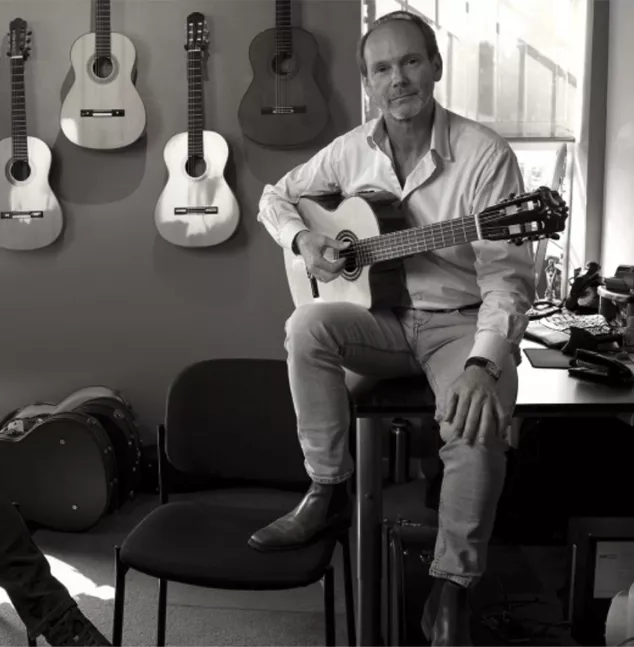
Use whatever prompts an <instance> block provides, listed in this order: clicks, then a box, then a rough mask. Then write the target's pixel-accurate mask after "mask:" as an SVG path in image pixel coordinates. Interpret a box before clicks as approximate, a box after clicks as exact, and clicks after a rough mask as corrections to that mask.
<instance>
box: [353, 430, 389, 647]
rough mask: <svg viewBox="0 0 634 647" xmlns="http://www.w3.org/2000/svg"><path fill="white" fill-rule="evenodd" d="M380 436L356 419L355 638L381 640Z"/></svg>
mask: <svg viewBox="0 0 634 647" xmlns="http://www.w3.org/2000/svg"><path fill="white" fill-rule="evenodd" d="M381 453H382V452H381V434H380V433H377V429H374V425H373V420H372V419H371V418H357V461H356V472H357V583H358V587H357V600H358V606H357V622H358V625H357V636H358V643H357V644H358V645H364V646H368V645H380V644H382V640H381V515H382V512H383V511H382V490H381V488H382V463H381Z"/></svg>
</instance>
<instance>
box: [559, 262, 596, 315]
mask: <svg viewBox="0 0 634 647" xmlns="http://www.w3.org/2000/svg"><path fill="white" fill-rule="evenodd" d="M602 283H603V278H602V277H601V266H600V265H599V264H598V263H596V262H595V261H590V262H589V263H586V267H585V272H582V271H581V268H577V269H576V270H575V272H574V276H573V277H572V279H570V285H571V287H570V292H569V293H568V296H567V297H566V301H565V303H564V305H565V306H566V309H567V310H570V311H571V312H579V313H580V314H588V313H594V312H597V311H598V310H599V295H598V293H597V289H598V287H599V286H600V285H601V284H602Z"/></svg>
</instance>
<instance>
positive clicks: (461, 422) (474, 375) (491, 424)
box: [440, 366, 506, 444]
mask: <svg viewBox="0 0 634 647" xmlns="http://www.w3.org/2000/svg"><path fill="white" fill-rule="evenodd" d="M495 387H496V381H495V380H494V379H493V377H491V376H490V375H489V374H488V373H487V372H486V371H485V370H484V369H482V368H480V367H479V366H469V367H467V368H466V369H465V370H464V371H463V372H462V373H461V375H460V377H458V379H457V380H456V381H455V382H454V383H453V384H452V385H451V387H449V390H448V392H447V394H446V396H445V415H444V417H443V419H442V420H441V422H440V435H441V437H442V439H443V440H444V441H445V442H447V441H448V440H451V439H452V438H454V437H456V436H457V437H461V438H464V439H465V440H466V441H467V442H468V443H469V444H473V443H474V442H480V443H488V442H490V441H491V440H493V439H494V438H502V437H503V436H504V434H505V432H506V416H505V414H504V411H503V409H502V405H501V404H500V400H499V398H498V396H497V393H496V388H495Z"/></svg>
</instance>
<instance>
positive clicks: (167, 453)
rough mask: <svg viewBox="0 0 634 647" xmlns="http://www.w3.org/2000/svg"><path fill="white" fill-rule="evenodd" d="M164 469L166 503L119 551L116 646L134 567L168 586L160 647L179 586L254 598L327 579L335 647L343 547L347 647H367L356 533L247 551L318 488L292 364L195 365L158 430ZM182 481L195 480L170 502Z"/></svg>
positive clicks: (162, 595)
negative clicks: (305, 448) (357, 613)
mask: <svg viewBox="0 0 634 647" xmlns="http://www.w3.org/2000/svg"><path fill="white" fill-rule="evenodd" d="M158 462H159V492H160V505H159V506H158V507H157V508H156V509H155V510H153V511H152V512H151V513H150V514H149V515H147V516H146V517H145V518H144V519H143V520H142V521H141V522H140V523H139V524H138V525H137V526H136V527H135V528H134V529H133V530H132V531H131V532H130V533H129V535H128V536H127V537H126V538H125V540H124V541H123V543H122V544H121V546H115V603H114V621H113V644H114V645H121V642H122V633H123V609H124V596H125V576H126V573H127V571H128V570H129V569H130V568H132V569H135V570H137V571H140V572H142V573H145V574H146V575H150V576H153V577H156V578H158V581H159V595H158V622H157V645H165V614H166V602H167V583H168V581H175V582H181V583H185V584H190V585H194V586H201V587H206V588H217V589H239V590H254V591H255V590H276V589H278V590H279V589H292V588H299V587H304V586H308V585H311V584H314V583H315V582H318V581H321V582H322V584H323V588H324V606H325V628H326V636H325V638H326V645H334V644H335V605H334V573H333V566H332V563H331V561H332V557H333V553H334V550H335V547H336V545H337V542H340V543H341V546H342V549H343V575H344V588H345V606H346V618H347V632H348V641H349V643H350V644H351V645H355V644H356V637H355V624H354V601H353V588H352V568H351V559H350V543H349V531H348V530H346V531H345V532H343V533H339V534H338V536H332V537H324V538H322V539H320V540H318V541H315V542H313V543H311V544H310V545H308V546H306V547H304V548H302V549H298V550H291V551H277V552H269V553H263V552H259V551H257V550H254V549H253V548H251V547H249V546H248V544H247V541H248V539H249V537H250V536H251V535H252V534H253V533H254V532H255V531H256V530H257V529H259V528H261V527H262V526H265V525H267V524H268V523H270V522H271V521H273V520H274V519H276V518H278V517H279V516H281V515H283V514H285V513H286V512H288V511H290V510H291V509H292V508H293V507H294V506H295V505H297V503H298V502H299V501H300V500H301V498H302V496H303V495H304V494H305V492H306V490H307V489H308V486H309V485H310V481H309V479H308V476H307V475H306V471H305V469H304V465H303V455H302V453H301V449H300V447H299V442H298V440H297V433H296V418H295V413H294V409H293V404H292V400H291V396H290V389H289V383H288V376H287V369H286V364H285V362H283V361H278V360H262V359H260V360H258V359H218V360H207V361H202V362H198V363H195V364H192V365H191V366H189V367H187V368H186V369H184V370H183V371H182V372H181V373H180V374H179V375H178V376H177V377H176V378H175V380H174V381H173V382H172V384H171V386H170V388H169V391H168V394H167V402H166V414H165V424H164V425H159V426H158ZM168 472H169V474H168ZM174 475H178V476H179V480H181V482H182V483H184V481H183V475H191V477H192V481H191V482H190V485H189V486H188V487H184V486H183V488H182V490H181V492H180V493H179V495H178V498H179V500H177V501H174V500H172V501H171V502H170V501H168V492H169V480H170V479H169V477H170V476H172V477H173V476H174ZM186 489H187V490H189V492H187V493H184V492H183V491H184V490H186Z"/></svg>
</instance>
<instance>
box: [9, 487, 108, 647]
mask: <svg viewBox="0 0 634 647" xmlns="http://www.w3.org/2000/svg"><path fill="white" fill-rule="evenodd" d="M1 485H2V484H1V483H0V486H1ZM0 588H3V589H5V590H6V592H7V594H8V595H9V598H10V600H11V602H12V604H13V606H14V607H15V610H16V611H17V613H18V615H19V616H20V618H21V619H22V622H24V624H25V625H26V628H27V631H28V633H29V635H30V636H31V638H33V639H34V640H35V639H36V638H37V637H38V636H40V635H42V636H44V638H45V639H46V641H47V642H48V644H49V645H110V643H109V642H108V640H106V638H105V637H104V636H103V635H102V634H101V633H100V632H99V631H98V630H97V628H96V627H95V626H94V625H93V624H92V622H90V620H88V618H86V616H84V614H83V613H82V612H81V611H80V610H79V608H78V607H77V603H76V602H75V600H74V599H73V598H72V596H71V595H70V593H69V592H68V590H67V589H66V587H65V586H64V585H63V584H62V583H61V582H60V581H59V580H57V579H56V578H55V577H53V575H52V574H51V569H50V566H49V563H48V561H47V559H46V557H44V555H43V554H42V551H41V550H40V549H39V548H38V547H37V546H36V545H35V543H34V541H33V539H32V538H31V534H30V532H29V530H28V528H27V527H26V524H25V523H24V521H23V519H22V517H21V515H20V513H19V512H18V511H17V510H16V508H15V506H14V505H13V504H12V503H11V501H10V499H9V498H8V497H7V495H6V493H5V490H4V489H0Z"/></svg>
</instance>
